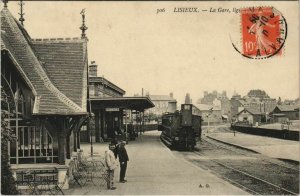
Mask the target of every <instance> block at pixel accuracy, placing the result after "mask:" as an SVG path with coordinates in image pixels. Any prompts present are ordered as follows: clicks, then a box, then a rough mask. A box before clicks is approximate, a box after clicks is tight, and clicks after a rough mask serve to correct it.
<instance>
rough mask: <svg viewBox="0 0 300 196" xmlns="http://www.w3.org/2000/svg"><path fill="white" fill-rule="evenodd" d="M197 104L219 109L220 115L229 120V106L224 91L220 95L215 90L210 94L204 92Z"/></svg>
mask: <svg viewBox="0 0 300 196" xmlns="http://www.w3.org/2000/svg"><path fill="white" fill-rule="evenodd" d="M197 103H198V104H207V105H213V106H214V107H218V108H221V114H222V115H223V116H224V117H225V118H226V119H229V118H230V114H231V111H230V108H231V104H230V101H229V99H228V97H227V92H226V91H222V93H218V91H216V90H214V91H213V92H212V93H208V92H207V91H204V96H203V98H200V99H199V100H198V102H197Z"/></svg>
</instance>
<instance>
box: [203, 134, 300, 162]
mask: <svg viewBox="0 0 300 196" xmlns="http://www.w3.org/2000/svg"><path fill="white" fill-rule="evenodd" d="M208 136H209V137H211V138H214V139H217V140H220V141H223V142H225V143H229V144H234V145H237V146H241V147H243V148H247V149H250V150H253V151H256V152H258V153H261V154H263V155H266V156H269V157H273V158H280V159H287V160H294V161H299V162H300V142H298V141H291V140H283V139H277V138H272V137H264V136H257V135H250V134H244V133H240V132H236V134H235V136H234V135H233V133H220V132H219V133H210V134H208Z"/></svg>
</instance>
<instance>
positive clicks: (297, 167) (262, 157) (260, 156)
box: [202, 137, 300, 173]
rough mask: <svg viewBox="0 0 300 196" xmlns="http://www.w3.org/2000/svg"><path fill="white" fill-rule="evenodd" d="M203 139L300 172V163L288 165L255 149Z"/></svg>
mask: <svg viewBox="0 0 300 196" xmlns="http://www.w3.org/2000/svg"><path fill="white" fill-rule="evenodd" d="M202 140H204V141H205V142H208V143H210V144H213V145H215V146H217V147H218V148H223V149H226V150H230V151H232V152H236V153H240V154H242V155H245V156H249V154H250V155H251V154H252V156H254V157H258V158H260V159H261V160H263V161H266V162H269V163H271V164H274V165H278V166H281V167H285V168H287V169H291V170H294V171H295V172H298V173H299V172H300V170H299V165H295V166H291V165H289V166H288V164H286V163H284V162H282V161H279V160H276V159H272V158H268V157H265V156H262V155H261V154H259V153H256V152H253V151H250V150H246V149H239V148H237V147H235V146H231V145H229V144H225V143H222V142H220V141H217V140H215V139H213V138H209V137H203V138H202Z"/></svg>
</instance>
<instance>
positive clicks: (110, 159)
mask: <svg viewBox="0 0 300 196" xmlns="http://www.w3.org/2000/svg"><path fill="white" fill-rule="evenodd" d="M108 148H109V150H107V151H105V163H106V167H107V172H108V179H107V188H108V189H110V190H114V189H116V187H114V173H115V169H116V168H117V166H118V163H117V160H116V157H115V155H114V152H113V150H114V149H115V145H114V144H109V146H108Z"/></svg>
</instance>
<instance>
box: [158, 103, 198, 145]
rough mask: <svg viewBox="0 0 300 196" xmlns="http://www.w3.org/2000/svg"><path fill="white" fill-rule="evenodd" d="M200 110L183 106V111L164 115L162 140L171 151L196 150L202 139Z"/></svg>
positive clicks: (188, 105)
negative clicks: (197, 143)
mask: <svg viewBox="0 0 300 196" xmlns="http://www.w3.org/2000/svg"><path fill="white" fill-rule="evenodd" d="M201 121H202V118H201V115H200V110H199V109H198V108H197V107H195V106H194V105H192V104H182V105H181V110H180V111H176V112H175V113H165V114H163V115H162V121H161V125H159V127H158V129H159V130H160V131H162V133H161V136H160V138H161V140H162V142H163V143H164V144H165V145H166V146H168V147H169V148H170V149H172V150H173V149H176V150H183V149H184V150H194V148H195V146H196V142H197V139H198V138H199V139H200V137H201V131H202V130H201Z"/></svg>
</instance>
